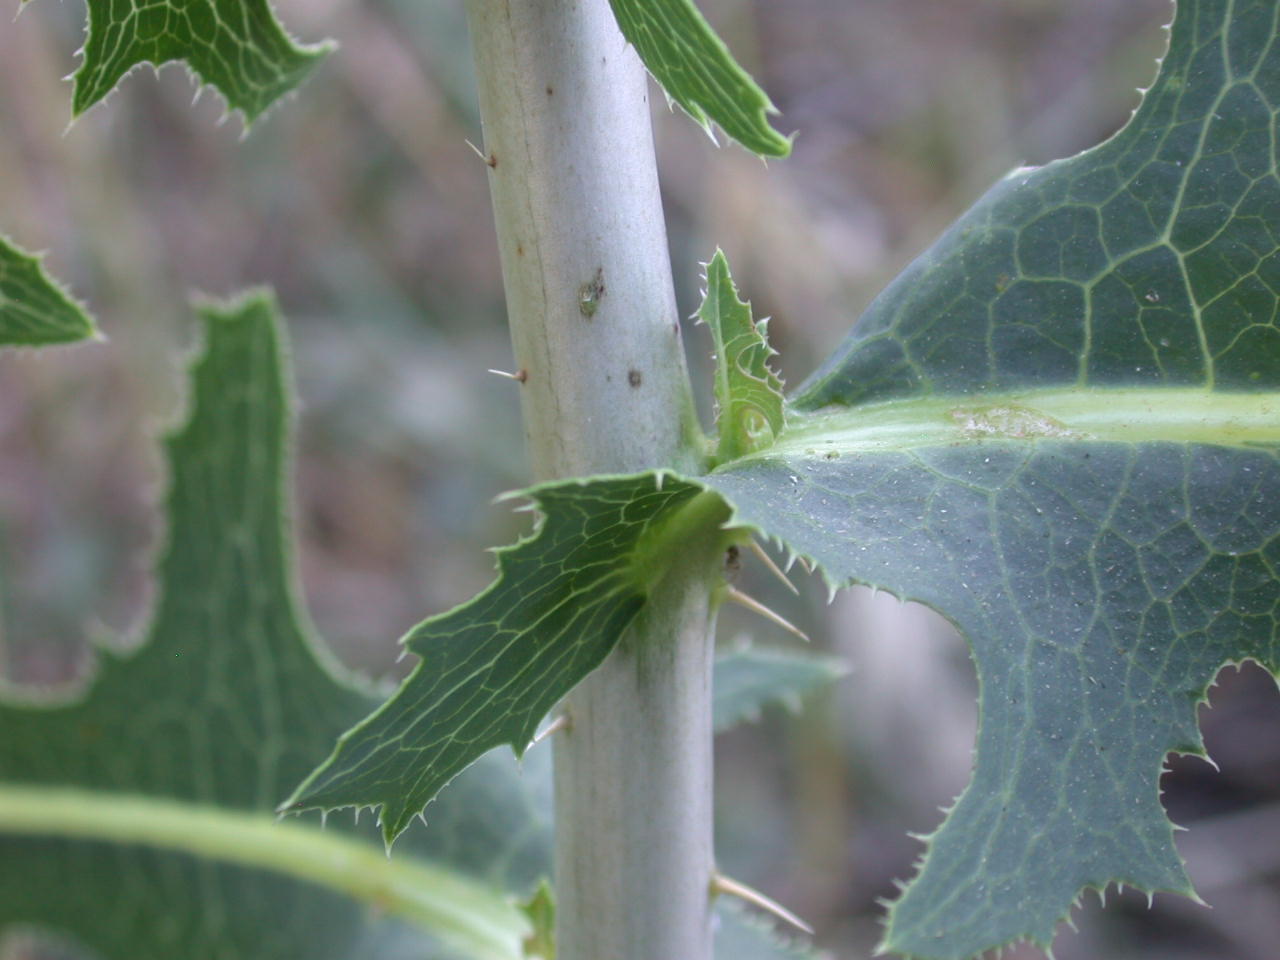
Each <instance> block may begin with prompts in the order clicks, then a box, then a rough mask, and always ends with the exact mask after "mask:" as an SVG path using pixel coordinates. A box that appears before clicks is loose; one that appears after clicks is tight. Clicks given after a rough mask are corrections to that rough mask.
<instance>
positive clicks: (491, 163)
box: [485, 153, 498, 169]
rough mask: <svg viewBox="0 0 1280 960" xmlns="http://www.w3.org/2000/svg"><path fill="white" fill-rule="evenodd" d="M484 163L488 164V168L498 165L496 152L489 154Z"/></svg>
mask: <svg viewBox="0 0 1280 960" xmlns="http://www.w3.org/2000/svg"><path fill="white" fill-rule="evenodd" d="M485 163H487V164H488V165H489V168H490V169H493V168H494V167H496V166H497V165H498V155H497V154H496V153H491V154H489V159H488V160H486V161H485Z"/></svg>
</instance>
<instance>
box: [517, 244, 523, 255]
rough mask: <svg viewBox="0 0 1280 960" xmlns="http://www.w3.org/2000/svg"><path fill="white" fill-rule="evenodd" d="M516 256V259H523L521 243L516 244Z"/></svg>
mask: <svg viewBox="0 0 1280 960" xmlns="http://www.w3.org/2000/svg"><path fill="white" fill-rule="evenodd" d="M516 256H517V257H523V256H524V244H523V243H517V244H516Z"/></svg>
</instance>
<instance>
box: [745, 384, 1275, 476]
mask: <svg viewBox="0 0 1280 960" xmlns="http://www.w3.org/2000/svg"><path fill="white" fill-rule="evenodd" d="M1044 439H1060V440H1077V441H1094V442H1101V443H1186V444H1214V445H1217V446H1229V447H1243V448H1257V447H1269V446H1275V445H1280V392H1277V391H1271V392H1263V393H1225V392H1214V391H1208V390H1204V389H1202V388H1141V389H1136V388H1102V389H1098V388H1091V389H1089V390H1038V391H1017V392H1008V393H986V394H978V395H973V394H970V395H967V396H966V395H933V396H929V397H915V398H911V399H908V400H892V401H888V402H886V403H879V404H869V405H866V406H859V407H848V408H829V409H827V410H823V411H819V412H816V413H811V414H806V413H795V412H792V413H791V415H790V417H789V418H788V426H787V430H786V432H785V433H784V434H783V435H782V436H781V437H780V438H779V439H778V441H777V442H776V443H774V444H773V445H772V446H770V447H768V448H767V449H764V450H760V451H758V452H756V453H754V454H751V455H749V456H745V457H742V458H741V459H740V460H737V461H735V463H744V462H747V461H751V460H771V459H779V458H782V459H787V458H791V457H801V456H815V455H817V456H840V455H843V454H854V453H869V452H875V451H882V452H888V451H894V450H910V449H913V448H917V447H929V446H940V445H949V444H950V445H956V444H967V443H982V442H987V441H992V440H1000V441H1008V440H1044Z"/></svg>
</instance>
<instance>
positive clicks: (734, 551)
mask: <svg viewBox="0 0 1280 960" xmlns="http://www.w3.org/2000/svg"><path fill="white" fill-rule="evenodd" d="M741 569H742V558H741V556H740V555H739V552H738V547H737V545H736V544H735V545H731V546H730V547H729V549H728V550H726V551H725V552H724V572H725V579H727V580H733V579H735V578H736V577H737V576H738V571H739V570H741Z"/></svg>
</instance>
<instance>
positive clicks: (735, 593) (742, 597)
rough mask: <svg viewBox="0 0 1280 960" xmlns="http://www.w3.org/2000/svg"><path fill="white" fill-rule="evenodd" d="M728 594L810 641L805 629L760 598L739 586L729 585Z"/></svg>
mask: <svg viewBox="0 0 1280 960" xmlns="http://www.w3.org/2000/svg"><path fill="white" fill-rule="evenodd" d="M726 596H728V598H729V599H730V600H732V601H733V602H734V603H736V604H737V605H738V606H740V607H746V608H747V609H748V610H750V611H751V612H752V613H758V614H760V616H762V617H764V618H765V619H766V620H771V621H773V622H774V623H776V624H777V625H778V626H780V627H781V628H782V629H783V630H786V631H787V632H788V633H794V634H795V635H796V636H797V637H799V638H800V639H801V640H803V641H804V642H805V643H808V642H809V638H808V637H807V636H805V634H804V631H802V630H801V629H800V628H799V627H797V626H796V625H795V624H793V623H791V622H790V621H789V620H786V619H784V618H782V617H781V616H779V615H778V614H776V613H774V612H773V611H772V610H770V609H769V608H768V607H766V606H765V605H764V604H763V603H761V602H760V601H759V600H755V599H753V598H752V597H749V596H747V595H746V594H745V593H743V592H742V591H741V590H739V589H738V588H737V587H729V588H728V592H727V594H726Z"/></svg>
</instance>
